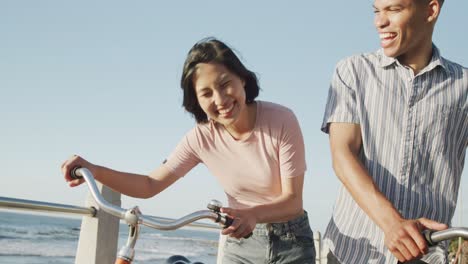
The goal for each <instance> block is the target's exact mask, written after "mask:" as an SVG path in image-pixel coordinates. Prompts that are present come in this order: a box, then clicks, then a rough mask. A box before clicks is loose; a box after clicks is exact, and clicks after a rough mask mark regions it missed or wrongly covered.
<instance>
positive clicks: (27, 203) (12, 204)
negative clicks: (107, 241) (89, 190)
mask: <svg viewBox="0 0 468 264" xmlns="http://www.w3.org/2000/svg"><path fill="white" fill-rule="evenodd" d="M0 208H6V209H13V210H22V211H36V212H45V213H65V214H76V215H83V216H91V217H95V216H96V213H97V212H98V210H97V209H96V208H94V207H92V206H91V207H81V206H75V205H68V204H58V203H49V202H41V201H34V200H26V199H17V198H9V197H3V196H0ZM147 217H149V218H151V219H153V220H155V221H160V222H167V223H169V222H173V221H174V219H172V218H167V217H159V216H151V215H149V216H147ZM187 226H189V227H197V228H206V229H215V230H219V227H218V226H217V225H214V224H207V223H197V222H194V223H190V224H188V225H187Z"/></svg>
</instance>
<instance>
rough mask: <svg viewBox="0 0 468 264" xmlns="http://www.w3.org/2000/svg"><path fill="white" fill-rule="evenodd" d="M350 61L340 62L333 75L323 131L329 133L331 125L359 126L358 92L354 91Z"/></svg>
mask: <svg viewBox="0 0 468 264" xmlns="http://www.w3.org/2000/svg"><path fill="white" fill-rule="evenodd" d="M350 69H351V62H350V60H349V59H347V60H343V61H340V62H339V63H338V64H337V66H336V68H335V72H334V74H333V78H332V81H331V84H330V89H329V91H328V100H327V106H326V107H325V114H324V117H323V122H322V127H321V130H322V131H323V132H325V133H328V132H329V131H328V128H329V124H330V123H353V124H359V119H358V115H357V110H356V91H355V90H354V89H353V87H352V85H350V84H351V83H352V80H353V78H354V75H353V74H351V71H350Z"/></svg>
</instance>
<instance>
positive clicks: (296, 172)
mask: <svg viewBox="0 0 468 264" xmlns="http://www.w3.org/2000/svg"><path fill="white" fill-rule="evenodd" d="M279 166H280V173H281V177H282V178H294V177H296V176H300V175H302V174H304V172H305V171H306V161H305V149H304V138H303V136H302V132H301V128H300V126H299V122H298V121H297V118H296V116H295V115H294V113H293V112H292V111H288V112H287V114H286V115H285V117H284V119H283V122H282V133H281V138H280V144H279Z"/></svg>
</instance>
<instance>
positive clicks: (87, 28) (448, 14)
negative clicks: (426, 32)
mask: <svg viewBox="0 0 468 264" xmlns="http://www.w3.org/2000/svg"><path fill="white" fill-rule="evenodd" d="M467 10H468V1H466V0H449V1H446V3H445V5H444V8H443V11H442V15H441V17H440V19H439V22H438V25H437V27H436V32H435V37H434V41H435V43H436V45H438V47H439V48H440V50H441V52H442V54H443V55H444V56H445V57H447V58H449V59H451V60H454V61H457V62H458V63H460V64H462V65H465V66H467V65H468V51H467V49H466V48H467V47H468V35H467V34H466V32H467V27H468V23H467V18H466V11H467ZM372 20H373V9H372V1H230V2H225V1H1V2H0V182H1V183H0V196H7V197H15V198H24V199H36V200H42V201H48V202H58V203H67V204H75V205H82V204H83V201H84V199H85V196H86V193H87V189H86V188H85V187H84V186H80V187H78V188H74V189H70V188H69V187H68V186H67V184H65V182H64V181H63V179H62V176H61V173H60V164H61V163H62V162H63V161H64V160H65V159H67V158H68V157H69V156H71V155H72V154H80V155H82V156H84V157H85V158H87V159H88V160H90V161H91V162H94V163H97V164H101V165H104V166H109V167H112V168H114V169H118V170H123V171H132V172H137V173H147V172H149V171H151V170H153V169H154V168H156V167H157V166H159V164H160V163H161V162H162V161H163V160H164V159H165V157H166V156H167V155H168V154H169V153H170V152H171V151H172V149H173V148H174V147H175V145H176V144H177V143H178V141H179V140H180V139H181V137H182V136H183V135H184V134H185V133H186V132H187V131H188V130H189V129H190V128H191V127H192V126H193V125H194V120H193V119H192V118H191V117H190V116H189V115H188V114H187V113H185V112H184V110H183V109H182V107H181V102H182V93H181V91H180V88H179V79H180V75H181V72H182V65H183V62H184V59H185V55H186V54H187V52H188V50H189V49H190V47H191V46H192V45H193V44H194V43H195V42H196V41H198V40H200V39H202V38H204V37H207V36H215V37H217V38H220V39H221V40H223V41H225V42H227V43H228V44H229V45H231V46H232V47H233V48H235V49H236V50H238V51H239V53H240V55H241V57H242V59H243V61H244V62H245V64H246V65H247V66H248V67H249V68H250V69H251V70H253V71H254V72H256V73H258V76H259V79H260V85H261V87H262V91H261V94H260V97H259V99H260V100H267V101H273V102H278V103H281V104H284V105H286V106H288V107H290V108H291V109H293V110H294V111H295V113H296V115H297V116H298V119H299V121H300V123H301V126H302V130H303V134H304V138H305V143H306V149H307V164H308V170H307V172H306V179H305V185H304V206H305V209H306V210H307V211H309V214H310V218H311V225H312V228H313V229H315V230H320V231H323V230H324V229H325V226H326V224H327V222H328V220H329V218H330V214H331V210H332V206H333V203H334V200H335V195H336V192H337V188H338V180H337V179H336V177H335V176H334V173H333V171H332V169H331V162H330V153H329V148H328V137H327V135H325V134H323V133H321V132H320V129H319V128H320V124H321V121H322V115H323V109H324V107H325V101H326V97H327V91H328V86H329V81H330V79H331V75H332V71H333V69H334V66H335V64H336V62H337V61H338V60H339V59H341V58H343V57H345V56H349V55H352V54H354V53H358V52H367V51H373V50H375V49H377V48H378V47H379V43H378V38H377V34H376V31H375V29H374V27H373V24H372ZM467 175H468V173H467V169H466V168H465V172H464V175H463V181H462V185H463V186H464V192H465V194H463V198H464V205H463V207H464V217H463V218H464V225H465V226H467V225H468V185H467V183H468V179H467ZM224 196H225V195H224V193H223V191H222V189H221V188H220V186H219V185H218V183H217V181H216V180H215V178H214V177H213V176H211V175H210V174H209V173H208V171H207V170H206V169H205V168H204V167H203V166H198V167H197V169H195V170H194V171H192V172H191V173H190V174H189V175H187V176H186V177H185V178H183V179H181V180H180V181H179V182H177V183H176V184H175V185H174V186H172V187H170V188H169V189H168V190H167V191H165V192H164V193H162V194H160V195H159V196H157V197H154V198H152V199H149V200H136V199H131V198H124V200H123V204H124V206H126V207H130V206H132V205H135V204H138V205H140V207H141V209H142V211H143V212H144V213H149V214H154V215H160V216H167V217H179V216H181V215H183V214H186V213H189V212H191V211H192V210H196V209H202V208H204V207H205V204H206V203H207V202H208V201H209V200H210V199H211V198H217V199H219V200H222V201H225V197H224ZM458 219H459V217H458V215H456V216H455V222H454V223H455V224H458Z"/></svg>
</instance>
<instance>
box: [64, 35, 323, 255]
mask: <svg viewBox="0 0 468 264" xmlns="http://www.w3.org/2000/svg"><path fill="white" fill-rule="evenodd" d="M181 86H182V90H183V93H184V99H183V106H184V107H185V109H186V110H187V111H188V112H190V113H191V114H193V116H194V118H195V119H196V121H197V125H196V126H195V127H194V128H193V129H192V130H191V131H189V132H188V133H187V134H186V135H185V137H184V138H183V139H182V140H181V142H180V143H179V145H178V146H177V147H176V149H175V150H174V151H173V153H172V154H171V155H170V156H169V157H168V159H167V160H166V162H165V163H164V164H162V165H161V166H160V167H159V168H158V169H156V170H155V171H153V172H152V173H150V174H149V175H148V176H144V175H136V174H130V173H124V172H118V171H114V170H111V169H108V168H104V167H102V166H97V165H94V164H92V163H89V162H88V161H86V160H84V159H83V158H81V157H78V156H73V157H71V158H70V159H69V160H67V161H66V162H65V163H64V164H63V165H62V172H63V174H64V176H65V179H66V180H67V181H68V182H69V184H70V186H77V185H79V184H81V183H82V182H83V180H73V179H71V177H70V176H69V174H70V170H71V169H72V168H74V167H75V166H82V167H86V168H88V169H89V170H90V171H91V172H92V173H93V175H94V176H95V178H96V180H98V181H100V182H101V183H103V184H105V185H107V186H109V187H111V188H112V189H114V190H116V191H118V192H121V193H123V194H125V195H129V196H133V197H140V198H149V197H152V196H154V195H156V194H158V193H159V192H161V191H163V190H164V189H166V188H167V187H168V186H170V185H171V184H173V183H174V182H175V181H177V180H178V179H179V178H181V177H182V176H184V175H185V174H187V173H188V172H189V171H190V170H191V169H192V168H193V167H195V166H196V165H197V164H198V163H203V164H205V165H206V166H207V168H208V169H209V170H210V172H211V173H212V174H213V175H214V176H215V177H216V178H217V179H218V180H219V182H220V183H221V185H222V186H223V188H224V191H225V193H226V194H227V198H228V201H229V207H226V208H222V210H221V211H222V212H223V213H226V214H228V215H229V216H230V217H232V218H234V221H233V224H232V225H231V226H230V227H228V228H226V229H224V230H223V231H222V234H223V235H227V237H226V241H225V243H220V247H223V248H222V250H221V251H222V252H223V254H222V255H223V258H222V260H221V263H264V262H265V261H276V262H275V263H315V250H314V244H313V235H312V231H311V229H310V226H309V222H308V218H307V213H306V212H305V211H304V210H303V208H302V189H303V181H304V172H305V169H306V165H305V155H304V142H303V138H302V133H301V130H300V127H299V124H298V122H297V119H296V117H295V115H294V113H293V112H292V111H291V110H289V109H288V108H286V107H283V106H280V105H278V104H274V103H270V102H263V101H256V100H255V98H256V97H257V96H258V93H259V90H260V89H259V86H258V83H257V77H256V76H255V74H254V73H253V72H251V71H249V70H248V69H246V68H245V66H244V65H243V64H242V62H241V61H240V60H239V59H238V57H237V56H236V55H235V54H234V52H233V51H232V50H231V49H230V48H229V47H228V46H226V45H225V44H224V43H223V42H221V41H219V40H216V39H212V38H210V39H205V40H202V41H201V42H198V43H196V44H195V45H194V46H193V47H192V49H191V50H190V51H189V53H188V55H187V59H186V61H185V64H184V69H183V74H182V79H181ZM251 232H253V235H252V237H250V238H248V239H244V238H243V237H245V236H247V235H248V234H249V233H251Z"/></svg>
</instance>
